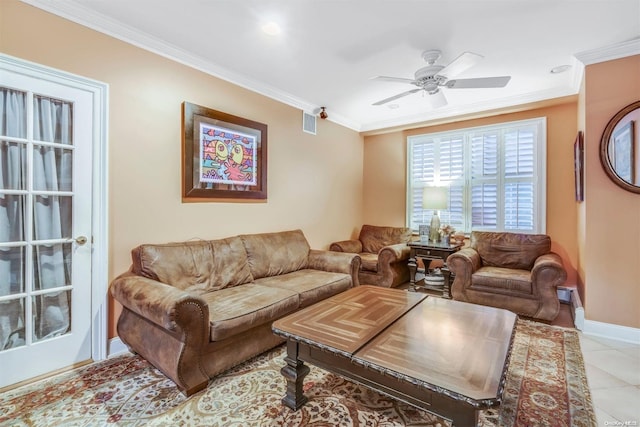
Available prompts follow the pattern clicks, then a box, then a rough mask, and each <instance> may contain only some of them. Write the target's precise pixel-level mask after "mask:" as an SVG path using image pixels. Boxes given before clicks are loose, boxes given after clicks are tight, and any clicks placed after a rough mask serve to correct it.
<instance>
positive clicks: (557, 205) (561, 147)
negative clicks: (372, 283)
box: [364, 97, 578, 285]
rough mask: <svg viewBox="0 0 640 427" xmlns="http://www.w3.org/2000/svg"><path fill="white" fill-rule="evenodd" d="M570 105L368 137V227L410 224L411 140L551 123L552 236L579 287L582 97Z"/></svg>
mask: <svg viewBox="0 0 640 427" xmlns="http://www.w3.org/2000/svg"><path fill="white" fill-rule="evenodd" d="M570 99H571V100H570V102H566V103H563V104H560V105H555V106H551V107H544V108H534V109H529V110H527V111H523V112H518V113H507V114H496V115H493V116H491V117H485V118H480V119H470V120H463V121H456V122H455V123H447V124H441V125H434V126H428V127H421V128H416V129H411V130H406V131H397V132H392V133H385V134H379V135H371V136H366V137H365V140H364V141H365V144H364V223H365V224H392V225H404V224H405V222H406V219H405V218H406V212H405V211H406V202H405V194H406V176H407V169H406V162H407V160H406V159H407V136H409V135H418V134H422V133H430V132H442V131H447V130H452V129H461V128H468V127H474V126H485V125H490V124H495V123H502V122H509V121H515V120H525V119H530V118H535V117H546V118H547V234H549V235H550V236H551V240H552V249H553V250H554V251H555V252H557V253H558V254H560V256H561V257H562V259H563V261H564V264H565V267H566V268H567V272H568V277H567V282H566V283H567V284H568V285H575V284H576V283H577V268H578V246H577V222H576V221H577V220H576V217H577V212H576V204H577V203H576V201H575V188H574V169H573V142H574V141H575V138H576V133H577V124H578V121H577V111H578V102H577V97H572V98H570Z"/></svg>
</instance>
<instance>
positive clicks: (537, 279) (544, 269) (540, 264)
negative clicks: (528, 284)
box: [531, 252, 567, 293]
mask: <svg viewBox="0 0 640 427" xmlns="http://www.w3.org/2000/svg"><path fill="white" fill-rule="evenodd" d="M565 280H567V271H566V270H565V268H564V265H563V264H562V258H560V255H558V254H556V253H554V252H550V253H548V254H545V255H542V256H539V257H538V258H536V261H535V262H534V264H533V268H532V269H531V281H532V282H533V283H536V284H537V286H538V288H539V287H540V286H545V285H546V286H550V287H552V288H553V292H554V293H555V292H556V290H555V288H556V287H557V286H558V285H561V284H562V283H564V281H565Z"/></svg>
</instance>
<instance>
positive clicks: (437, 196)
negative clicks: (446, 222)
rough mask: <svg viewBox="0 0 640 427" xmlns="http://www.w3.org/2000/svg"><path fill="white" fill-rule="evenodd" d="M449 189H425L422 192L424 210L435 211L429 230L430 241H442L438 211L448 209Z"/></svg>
mask: <svg viewBox="0 0 640 427" xmlns="http://www.w3.org/2000/svg"><path fill="white" fill-rule="evenodd" d="M448 201H449V189H448V188H447V187H425V189H424V191H423V192H422V208H423V209H433V217H432V218H431V225H430V226H429V227H430V230H429V240H432V241H433V242H434V243H437V242H439V241H440V218H439V217H438V210H442V209H447V205H448Z"/></svg>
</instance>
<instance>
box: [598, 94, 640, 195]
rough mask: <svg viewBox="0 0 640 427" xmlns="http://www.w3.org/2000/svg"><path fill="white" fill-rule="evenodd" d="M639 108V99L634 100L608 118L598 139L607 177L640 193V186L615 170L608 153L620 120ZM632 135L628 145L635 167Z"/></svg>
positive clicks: (623, 186)
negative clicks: (600, 137)
mask: <svg viewBox="0 0 640 427" xmlns="http://www.w3.org/2000/svg"><path fill="white" fill-rule="evenodd" d="M637 109H640V101H635V102H633V103H631V104H629V105H627V106H626V107H624V108H623V109H622V110H620V111H618V112H617V113H616V115H615V116H613V117H612V118H611V120H609V123H607V127H605V128H604V132H603V133H602V139H601V140H600V163H602V168H603V169H604V171H605V173H606V174H607V176H609V178H610V179H611V180H612V181H613V182H614V184H616V185H617V186H619V187H621V188H623V189H625V190H627V191H630V192H632V193H637V194H640V186H638V185H635V184H633V182H628V181H626V180H625V179H623V178H622V177H621V176H620V175H619V174H618V173H617V172H616V169H615V167H614V165H613V163H612V161H611V157H610V155H609V153H610V152H611V148H610V145H611V144H612V143H613V140H612V137H613V135H614V133H617V132H618V130H619V129H616V127H617V126H618V124H619V123H620V121H621V120H622V119H623V118H624V117H625V116H626V115H627V114H629V113H631V112H632V111H635V110H637ZM631 129H634V126H633V123H632V125H631ZM634 145H635V144H634V135H633V134H632V135H631V146H630V159H629V160H630V162H631V165H632V167H636V166H637V165H634V161H635V159H634V152H635V150H637V149H640V148H638V147H634ZM635 173H636V174H638V173H640V171H639V170H635Z"/></svg>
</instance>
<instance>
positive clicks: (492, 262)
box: [470, 231, 551, 270]
mask: <svg viewBox="0 0 640 427" xmlns="http://www.w3.org/2000/svg"><path fill="white" fill-rule="evenodd" d="M470 246H471V248H473V249H475V250H476V251H477V252H478V254H479V255H480V258H481V259H482V265H485V266H491V267H504V268H516V269H522V270H531V268H532V267H533V263H534V262H535V261H536V259H537V258H538V257H539V256H542V255H544V254H546V253H549V251H550V250H551V238H550V237H549V236H546V235H543V234H518V233H494V232H480V231H474V232H473V233H471V244H470Z"/></svg>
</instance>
